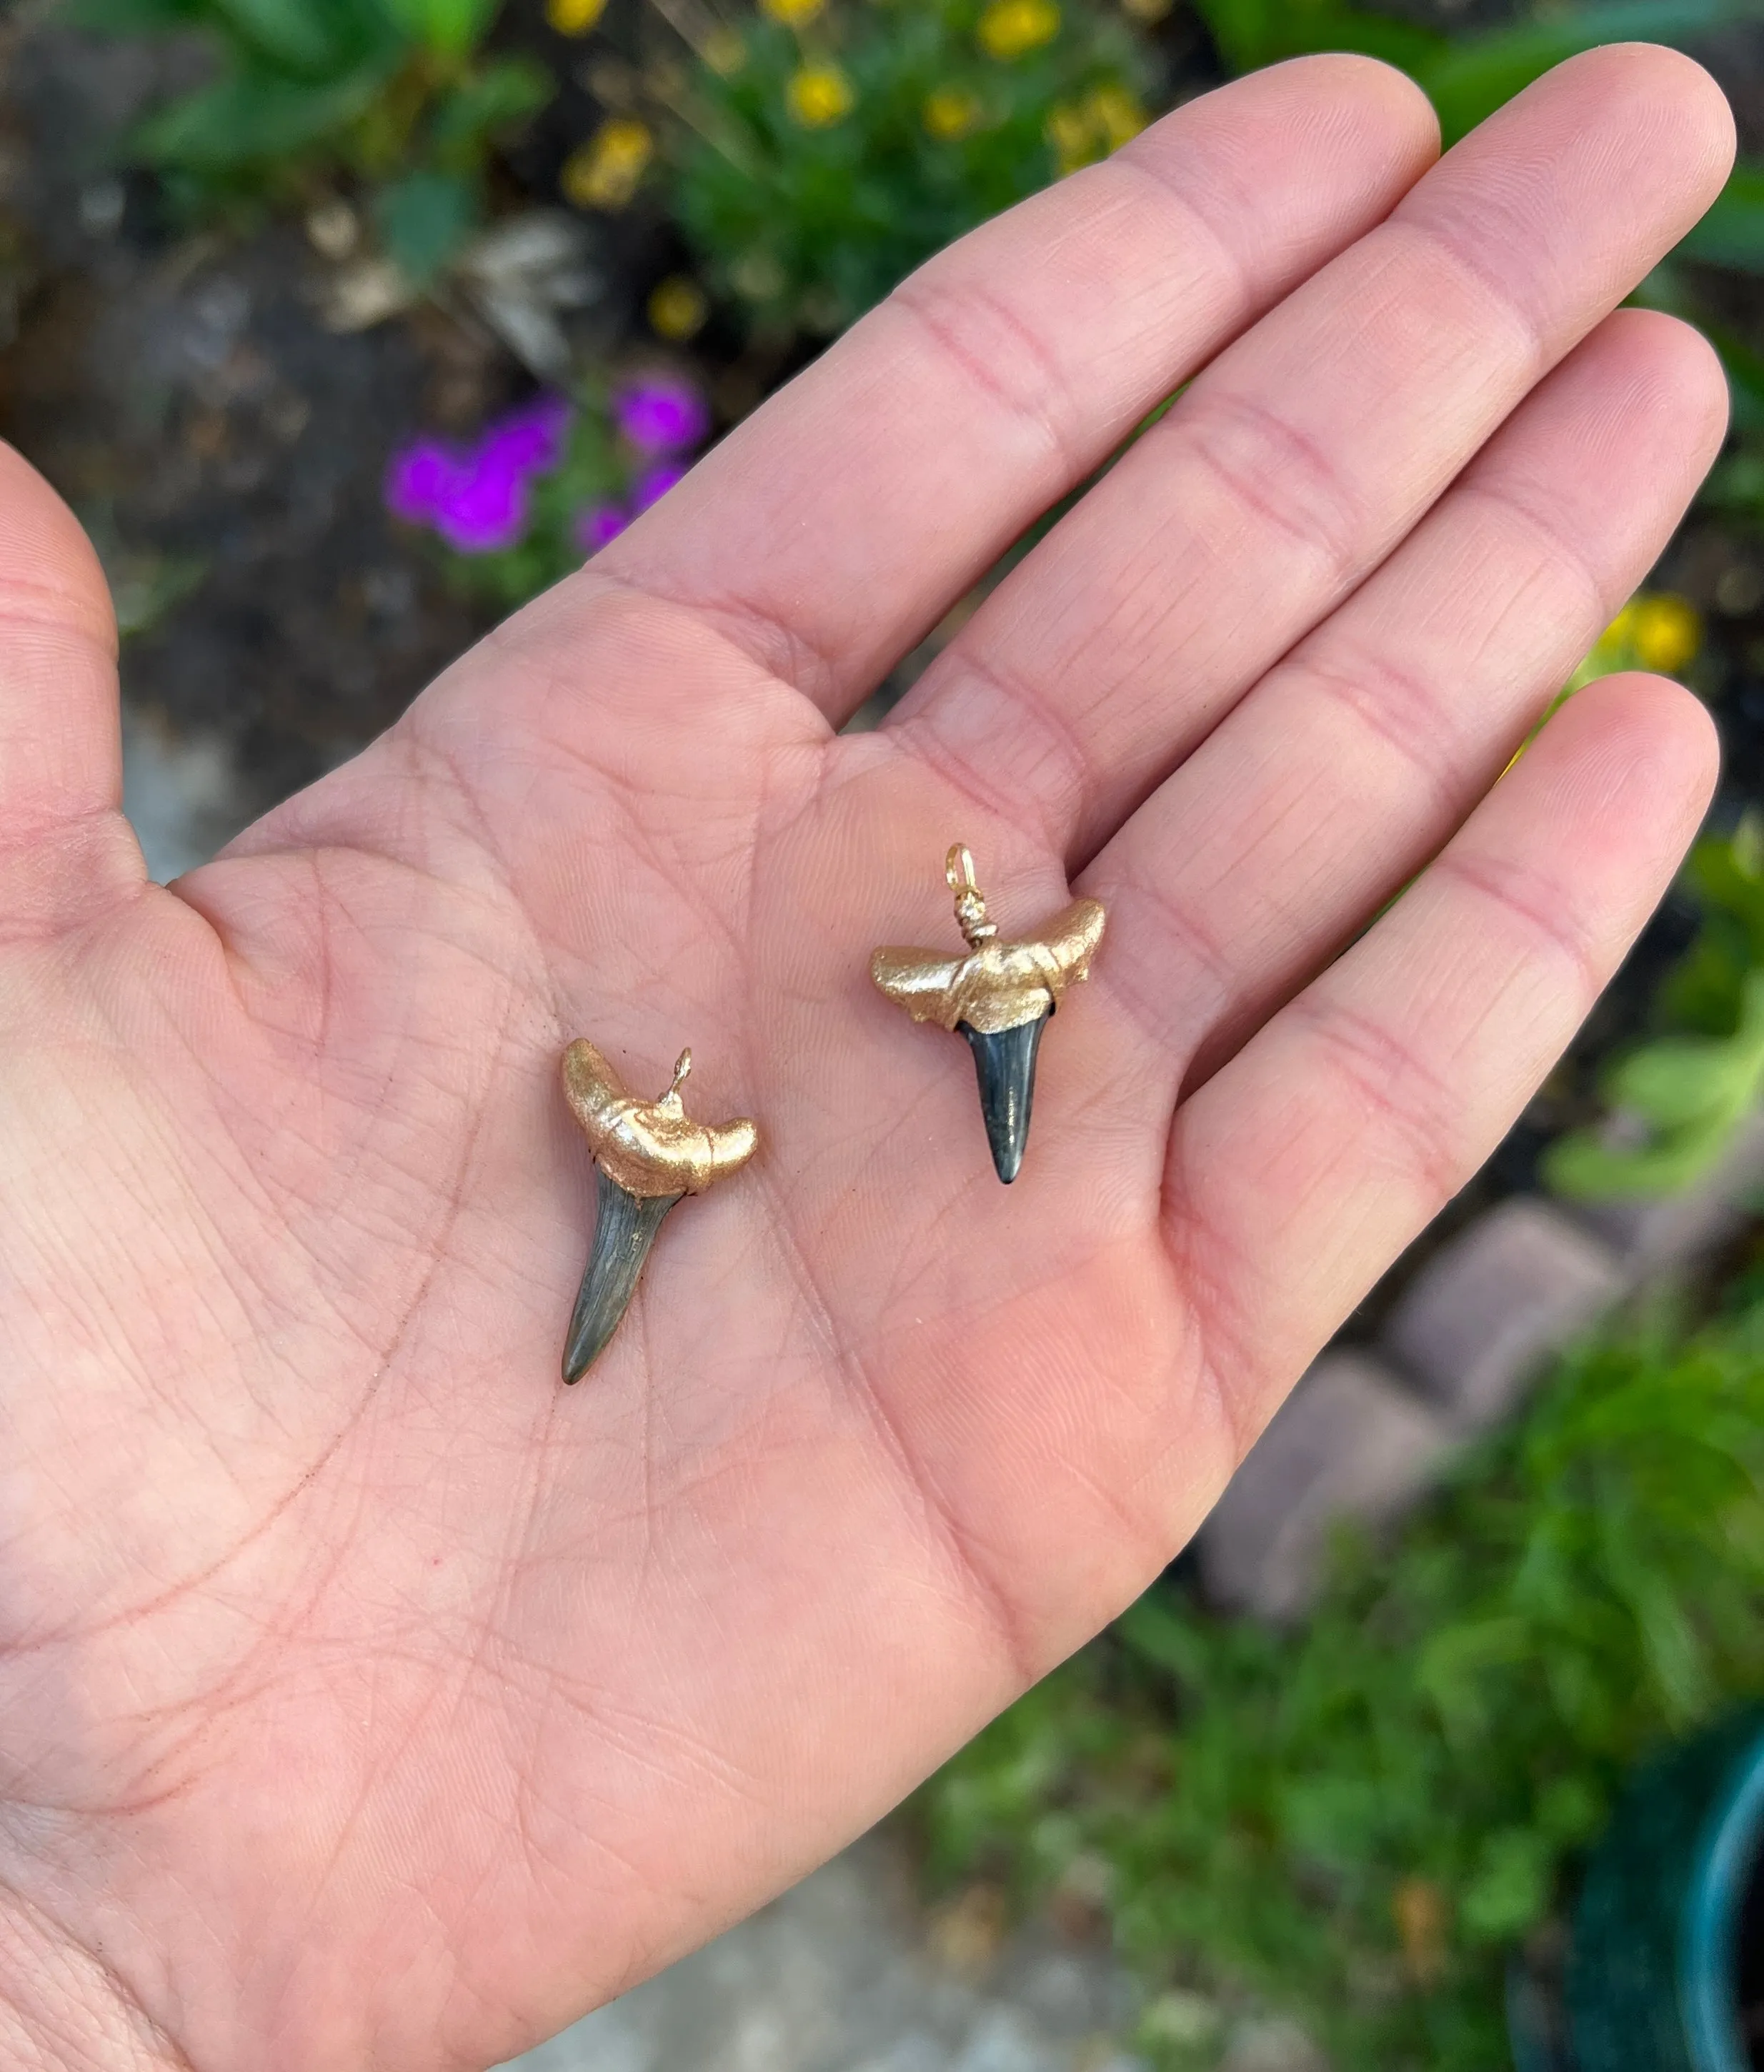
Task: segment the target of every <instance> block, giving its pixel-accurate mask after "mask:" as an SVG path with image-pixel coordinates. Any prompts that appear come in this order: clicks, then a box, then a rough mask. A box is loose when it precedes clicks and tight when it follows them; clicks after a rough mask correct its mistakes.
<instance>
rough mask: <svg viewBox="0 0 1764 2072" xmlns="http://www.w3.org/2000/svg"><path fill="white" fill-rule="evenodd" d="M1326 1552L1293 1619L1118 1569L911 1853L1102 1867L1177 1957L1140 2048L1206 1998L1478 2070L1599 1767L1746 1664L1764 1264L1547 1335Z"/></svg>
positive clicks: (1611, 1772) (1107, 1880) (1734, 1688)
mask: <svg viewBox="0 0 1764 2072" xmlns="http://www.w3.org/2000/svg"><path fill="white" fill-rule="evenodd" d="M1760 1691H1764V1289H1758V1288H1754V1289H1751V1290H1750V1300H1749V1301H1747V1302H1746V1303H1745V1305H1744V1306H1742V1307H1741V1308H1739V1309H1737V1311H1736V1313H1734V1314H1733V1315H1731V1316H1729V1317H1728V1318H1724V1319H1723V1320H1721V1321H1719V1322H1717V1323H1715V1324H1713V1325H1710V1326H1706V1327H1705V1328H1704V1330H1701V1331H1700V1333H1699V1334H1696V1335H1695V1336H1693V1337H1691V1338H1688V1339H1681V1338H1680V1339H1675V1338H1673V1337H1672V1336H1671V1335H1670V1334H1667V1332H1666V1331H1665V1330H1663V1329H1661V1328H1659V1327H1655V1328H1653V1329H1650V1330H1643V1331H1641V1332H1639V1333H1637V1334H1632V1335H1631V1336H1630V1338H1628V1339H1627V1340H1618V1339H1612V1340H1610V1341H1609V1342H1605V1343H1602V1344H1600V1345H1597V1346H1593V1347H1591V1348H1589V1349H1588V1350H1584V1351H1582V1352H1581V1353H1580V1354H1579V1355H1576V1356H1574V1357H1573V1358H1571V1359H1569V1360H1567V1361H1566V1362H1565V1363H1563V1365H1562V1366H1561V1367H1560V1368H1559V1369H1558V1371H1556V1373H1555V1375H1553V1376H1552V1378H1551V1379H1549V1381H1548V1382H1547V1383H1545V1385H1544V1387H1542V1388H1541V1390H1540V1392H1539V1393H1538V1395H1537V1396H1536V1397H1535V1398H1534V1399H1533V1401H1532V1406H1531V1408H1530V1409H1529V1411H1528V1413H1527V1415H1526V1416H1525V1417H1524V1419H1523V1421H1522V1423H1521V1424H1519V1426H1518V1427H1517V1428H1515V1429H1513V1430H1512V1431H1511V1432H1510V1433H1507V1434H1506V1435H1504V1436H1503V1437H1502V1438H1500V1439H1499V1441H1496V1442H1495V1443H1494V1444H1492V1445H1491V1446H1489V1447H1487V1448H1486V1449H1484V1450H1483V1451H1482V1452H1481V1453H1478V1454H1477V1455H1475V1456H1474V1457H1472V1458H1471V1459H1470V1460H1469V1461H1466V1463H1465V1464H1464V1465H1463V1466H1462V1469H1461V1470H1460V1473H1459V1474H1458V1478H1457V1479H1456V1481H1455V1482H1454V1485H1453V1486H1451V1487H1450V1488H1449V1490H1446V1491H1445V1493H1444V1494H1442V1495H1441V1497H1440V1498H1438V1499H1437V1500H1436V1501H1435V1503H1433V1505H1432V1506H1431V1507H1429V1508H1428V1509H1427V1510H1426V1511H1424V1512H1423V1513H1421V1514H1419V1515H1417V1517H1416V1518H1415V1519H1412V1521H1411V1522H1410V1523H1409V1526H1408V1528H1407V1530H1406V1531H1404V1534H1403V1535H1402V1538H1401V1540H1400V1543H1399V1544H1398V1545H1397V1546H1396V1548H1395V1549H1394V1550H1393V1551H1392V1552H1387V1553H1385V1554H1384V1555H1383V1556H1381V1557H1379V1558H1376V1559H1374V1558H1372V1557H1371V1556H1370V1554H1369V1553H1368V1552H1367V1550H1365V1549H1364V1548H1360V1547H1356V1546H1355V1545H1354V1544H1351V1543H1349V1542H1346V1541H1344V1542H1343V1545H1342V1546H1341V1548H1339V1549H1338V1562H1337V1566H1336V1570H1335V1572H1334V1577H1333V1580H1332V1581H1331V1583H1330V1585H1329V1587H1328V1589H1327V1591H1326V1595H1325V1597H1324V1598H1323V1600H1322V1603H1321V1605H1320V1606H1319V1607H1318V1609H1317V1610H1316V1611H1315V1612H1314V1614H1313V1615H1312V1616H1311V1617H1310V1619H1309V1620H1308V1621H1307V1622H1306V1623H1305V1624H1304V1626H1302V1627H1301V1628H1299V1629H1298V1630H1295V1631H1291V1632H1281V1631H1276V1630H1270V1629H1269V1628H1267V1627H1264V1626H1259V1625H1256V1624H1253V1623H1251V1622H1231V1621H1223V1620H1219V1619H1217V1618H1214V1617H1212V1616H1211V1615H1209V1614H1206V1613H1204V1612H1203V1611H1201V1610H1199V1609H1196V1608H1195V1607H1194V1606H1193V1605H1190V1603H1188V1602H1187V1601H1186V1599H1185V1598H1184V1597H1182V1595H1181V1594H1179V1593H1177V1592H1175V1591H1174V1590H1172V1589H1167V1588H1162V1587H1161V1588H1159V1589H1155V1590H1153V1592H1152V1593H1150V1594H1149V1596H1147V1597H1145V1598H1142V1599H1141V1601H1140V1602H1139V1603H1138V1604H1137V1605H1134V1606H1133V1608H1132V1609H1130V1610H1129V1612H1128V1613H1127V1614H1125V1616H1124V1617H1123V1618H1121V1619H1120V1621H1119V1622H1117V1623H1116V1626H1115V1627H1114V1628H1113V1629H1112V1631H1111V1633H1110V1634H1108V1635H1106V1636H1104V1639H1103V1640H1102V1641H1101V1642H1098V1643H1097V1644H1096V1646H1092V1648H1090V1649H1088V1650H1087V1651H1085V1652H1084V1653H1083V1655H1079V1657H1077V1658H1076V1659H1075V1660H1074V1661H1073V1662H1071V1663H1068V1664H1067V1666H1066V1667H1064V1668H1063V1669H1062V1670H1060V1671H1058V1672H1056V1674H1055V1675H1053V1676H1052V1677H1051V1678H1049V1679H1048V1680H1047V1681H1046V1683H1043V1684H1042V1685H1041V1686H1040V1687H1039V1688H1038V1689H1036V1690H1034V1691H1033V1692H1030V1694H1029V1696H1027V1697H1026V1698H1025V1699H1023V1700H1022V1701H1021V1702H1020V1703H1019V1704H1018V1705H1017V1706H1016V1707H1014V1708H1013V1709H1012V1710H1011V1711H1010V1712H1008V1713H1006V1714H1005V1716H1003V1717H1002V1718H1001V1719H1000V1720H998V1721H997V1722H996V1723H995V1724H994V1725H993V1726H992V1727H991V1728H989V1729H988V1730H987V1731H986V1732H985V1733H983V1734H982V1735H981V1737H980V1738H979V1739H978V1740H977V1741H975V1742H974V1743H973V1744H972V1745H971V1746H970V1747H968V1749H965V1750H964V1751H963V1753H961V1754H960V1755H959V1756H958V1757H956V1759H955V1761H954V1762H952V1763H951V1764H950V1765H949V1766H948V1768H946V1769H945V1770H944V1771H943V1772H942V1773H941V1774H940V1775H939V1776H938V1777H936V1778H934V1779H933V1780H932V1781H931V1783H930V1784H929V1785H927V1786H926V1787H925V1788H924V1790H923V1793H922V1794H920V1796H919V1800H918V1801H917V1804H916V1811H917V1815H918V1818H919V1822H920V1823H921V1827H922V1831H923V1835H924V1836H925V1839H926V1841H927V1847H928V1851H929V1856H930V1863H931V1869H932V1872H933V1874H934V1875H935V1877H938V1878H940V1879H944V1880H948V1879H952V1878H955V1877H968V1876H974V1875H982V1876H992V1877H997V1876H1001V1875H1002V1876H1004V1877H1006V1878H1008V1879H1009V1881H1012V1883H1013V1884H1014V1885H1015V1887H1016V1888H1017V1889H1018V1891H1019V1892H1020V1893H1023V1894H1024V1895H1025V1896H1028V1895H1031V1894H1033V1893H1036V1892H1038V1891H1040V1890H1044V1889H1049V1888H1051V1887H1055V1886H1057V1885H1059V1884H1060V1883H1061V1881H1063V1879H1069V1878H1070V1877H1071V1875H1072V1873H1073V1871H1074V1868H1075V1866H1077V1867H1081V1869H1082V1876H1083V1883H1084V1884H1085V1885H1087V1886H1088V1887H1094V1886H1095V1885H1096V1884H1098V1883H1099V1882H1102V1883H1104V1884H1106V1886H1107V1889H1108V1892H1109V1894H1110V1897H1109V1900H1108V1911H1109V1913H1110V1915H1111V1918H1112V1924H1113V1929H1114V1933H1115V1936H1116V1941H1117V1942H1118V1944H1119V1945H1120V1947H1121V1948H1122V1949H1123V1951H1125V1953H1126V1954H1127V1955H1129V1957H1131V1958H1133V1959H1136V1960H1137V1962H1138V1963H1139V1964H1140V1965H1141V1967H1143V1968H1144V1969H1145V1971H1147V1973H1148V1974H1149V1978H1150V1980H1151V1982H1152V1983H1153V1985H1154V1986H1155V1985H1158V1984H1162V1985H1166V1986H1170V1987H1179V1988H1186V1989H1187V1993H1186V1995H1184V1994H1180V1993H1179V1994H1178V1995H1176V1996H1174V1998H1173V1999H1171V2000H1168V2001H1166V2002H1162V2003H1160V2002H1157V2001H1155V2000H1154V2002H1153V2007H1152V2009H1151V2013H1150V2016H1149V2018H1148V2024H1147V2031H1146V2034H1145V2037H1143V2038H1142V2039H1141V2041H1143V2043H1144V2044H1145V2046H1146V2047H1147V2048H1148V2049H1149V2050H1150V2051H1152V2053H1153V2055H1154V2056H1157V2057H1158V2058H1161V2059H1162V2061H1163V2062H1175V2063H1180V2064H1182V2065H1185V2066H1186V2065H1197V2066H1198V2065H1204V2064H1211V2062H1214V2061H1215V2058H1216V2054H1217V2051H1218V2048H1219V2038H1220V2037H1221V2035H1222V2034H1223V2025H1222V2024H1219V2023H1217V2022H1215V2023H1213V2024H1211V2025H1209V2024H1207V2022H1205V2021H1202V2020H1200V2019H1199V2018H1198V2017H1197V2014H1196V2008H1197V2007H1199V2008H1200V2009H1201V2011H1202V2012H1204V2002H1211V2004H1214V2005H1215V2006H1216V2007H1217V2008H1219V2009H1221V2010H1222V2011H1229V2010H1231V2009H1233V2008H1242V2007H1245V2006H1250V2007H1256V2006H1259V2007H1260V2008H1274V2009H1278V2010H1280V2011H1281V2012H1286V2013H1289V2014H1290V2015H1292V2016H1294V2017H1296V2018H1297V2020H1298V2021H1300V2022H1301V2024H1302V2025H1303V2026H1304V2027H1305V2028H1306V2029H1307V2030H1308V2031H1309V2032H1310V2033H1311V2034H1312V2035H1313V2036H1314V2037H1315V2038H1316V2040H1317V2041H1318V2042H1319V2043H1320V2044H1322V2045H1323V2046H1324V2048H1325V2049H1327V2050H1328V2051H1329V2052H1330V2053H1331V2054H1332V2056H1333V2058H1334V2062H1335V2063H1337V2064H1338V2065H1342V2066H1378V2067H1380V2068H1381V2072H1391V2068H1394V2067H1397V2066H1416V2067H1417V2068H1420V2067H1423V2066H1425V2067H1426V2068H1427V2072H1486V2068H1488V2067H1490V2066H1499V2065H1503V2064H1505V2063H1506V2062H1507V2057H1506V2053H1505V2046H1504V2041H1503V2031H1502V2014H1501V2005H1502V1992H1501V1979H1502V1971H1503V1964H1504V1962H1505V1959H1506V1953H1507V1951H1508V1950H1509V1949H1510V1948H1511V1947H1512V1945H1513V1944H1514V1942H1515V1941H1516V1940H1518V1939H1519V1938H1523V1937H1524V1936H1525V1935H1526V1934H1528V1932H1529V1931H1531V1930H1532V1929H1534V1928H1535V1927H1536V1926H1537V1924H1538V1923H1539V1922H1540V1921H1542V1920H1543V1919H1544V1917H1545V1916H1546V1915H1547V1914H1549V1913H1550V1912H1551V1911H1552V1910H1553V1909H1555V1908H1556V1907H1558V1906H1559V1905H1560V1903H1561V1901H1562V1898H1563V1897H1564V1889H1565V1884H1566V1883H1567V1882H1568V1881H1569V1878H1570V1877H1571V1876H1572V1871H1573V1862H1574V1860H1575V1856H1576V1853H1577V1852H1578V1851H1579V1850H1580V1849H1581V1848H1582V1847H1583V1846H1584V1845H1585V1844H1586V1843H1587V1842H1589V1840H1591V1839H1592V1838H1593V1836H1594V1835H1595V1834H1596V1833H1597V1831H1598V1829H1599V1827H1600V1826H1601V1825H1602V1822H1603V1819H1604V1818H1605V1816H1606V1811H1607V1809H1608V1807H1609V1806H1610V1803H1611V1800H1612V1797H1613V1794H1614V1791H1615V1789H1616V1787H1617V1786H1618V1783H1619V1782H1620V1781H1621V1779H1622V1777H1623V1775H1624V1774H1625V1772H1626V1770H1628V1769H1629V1768H1630V1766H1631V1765H1632V1764H1633V1763H1634V1762H1635V1761H1636V1760H1637V1759H1638V1757H1641V1756H1642V1755H1643V1754H1644V1753H1646V1752H1647V1751H1648V1750H1649V1749H1651V1748H1652V1747H1653V1746H1654V1745H1655V1744H1657V1743H1659V1742H1661V1741H1664V1740H1666V1739H1667V1738H1669V1737H1675V1736H1677V1735H1680V1734H1682V1733H1685V1732H1686V1731H1688V1729H1692V1728H1693V1727H1695V1726H1696V1725H1699V1724H1700V1722H1702V1721H1703V1720H1706V1719H1708V1718H1709V1717H1710V1716H1713V1715H1714V1714H1717V1713H1718V1712H1721V1711H1722V1710H1723V1709H1725V1707H1726V1706H1728V1705H1729V1704H1730V1703H1732V1702H1733V1701H1735V1700H1738V1699H1741V1698H1743V1697H1750V1696H1754V1695H1756V1694H1757V1693H1758V1692H1760ZM1099 1863H1100V1864H1101V1865H1103V1866H1104V1867H1105V1869H1106V1877H1104V1879H1103V1880H1101V1881H1099V1880H1098V1878H1097V1877H1096V1866H1097V1865H1098V1864H1099ZM1196 1993H1198V1994H1199V1995H1201V1996H1204V2001H1203V2002H1201V2003H1197V2002H1196V2001H1195V2000H1194V1999H1193V1998H1192V1997H1191V1996H1193V1995H1194V1994H1196ZM1166 2011H1169V2012H1174V2014H1176V2015H1179V2016H1181V2017H1182V2019H1181V2021H1180V2023H1179V2024H1177V2023H1173V2022H1171V2021H1166V2019H1165V2014H1166ZM1178 2028H1179V2029H1181V2031H1182V2035H1183V2037H1185V2038H1186V2040H1185V2041H1182V2042H1181V2043H1180V2044H1179V2045H1178V2043H1176V2042H1174V2041H1172V2040H1171V2039H1172V2036H1173V2035H1174V2033H1175V2031H1176V2029H1178Z"/></svg>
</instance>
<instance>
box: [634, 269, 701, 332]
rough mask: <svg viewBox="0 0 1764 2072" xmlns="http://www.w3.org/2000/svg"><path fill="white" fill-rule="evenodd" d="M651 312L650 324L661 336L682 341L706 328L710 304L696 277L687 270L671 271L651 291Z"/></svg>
mask: <svg viewBox="0 0 1764 2072" xmlns="http://www.w3.org/2000/svg"><path fill="white" fill-rule="evenodd" d="M648 315H649V326H650V328H651V330H652V331H654V332H655V333H656V336H657V337H658V338H665V339H672V341H673V342H674V343H676V344H680V343H684V342H685V340H686V339H689V338H694V337H696V336H697V334H698V333H699V332H700V331H702V330H703V329H704V327H705V318H706V317H708V316H709V315H710V305H709V302H707V301H706V300H705V291H704V290H703V289H702V288H701V287H700V286H699V285H698V283H697V282H696V281H693V280H689V279H688V278H687V277H686V275H685V274H684V273H670V274H669V275H668V278H667V279H666V280H665V281H664V282H661V283H660V286H658V287H657V288H656V290H655V291H654V292H653V293H652V294H651V296H650V298H649V310H648Z"/></svg>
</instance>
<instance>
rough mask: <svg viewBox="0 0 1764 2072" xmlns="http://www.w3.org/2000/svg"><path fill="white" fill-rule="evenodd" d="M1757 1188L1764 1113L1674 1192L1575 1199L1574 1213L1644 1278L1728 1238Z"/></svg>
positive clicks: (1762, 1167)
mask: <svg viewBox="0 0 1764 2072" xmlns="http://www.w3.org/2000/svg"><path fill="white" fill-rule="evenodd" d="M1761 1191H1764V1115H1754V1116H1751V1117H1750V1119H1749V1120H1746V1121H1745V1122H1744V1123H1742V1124H1741V1126H1740V1128H1738V1129H1737V1131H1736V1132H1735V1133H1734V1137H1733V1142H1732V1143H1731V1144H1730V1145H1729V1146H1728V1148H1727V1150H1726V1151H1725V1153H1724V1154H1723V1155H1722V1156H1721V1157H1720V1158H1719V1159H1718V1160H1717V1161H1716V1163H1715V1164H1714V1165H1713V1166H1712V1167H1711V1168H1710V1169H1709V1170H1708V1172H1707V1173H1705V1174H1704V1176H1703V1178H1701V1179H1700V1180H1699V1181H1697V1182H1696V1184H1695V1185H1694V1186H1689V1187H1686V1188H1684V1190H1682V1191H1681V1192H1680V1193H1678V1194H1663V1195H1659V1196H1637V1197H1634V1198H1631V1199H1629V1200H1626V1201H1617V1202H1589V1203H1587V1204H1585V1206H1581V1205H1579V1204H1577V1205H1576V1210H1575V1212H1576V1214H1577V1215H1579V1216H1580V1217H1581V1219H1582V1220H1583V1221H1584V1222H1585V1223H1586V1224H1588V1225H1589V1227H1590V1228H1592V1229H1593V1230H1594V1231H1597V1233H1598V1234H1599V1235H1600V1236H1601V1237H1602V1239H1604V1240H1605V1241H1606V1243H1607V1244H1610V1245H1611V1246H1612V1247H1614V1249H1615V1251H1616V1252H1617V1255H1618V1258H1619V1259H1620V1260H1621V1261H1622V1265H1623V1268H1624V1270H1625V1272H1627V1273H1628V1274H1630V1276H1632V1277H1633V1278H1635V1279H1639V1280H1647V1279H1651V1278H1653V1277H1654V1276H1656V1275H1659V1274H1662V1273H1669V1272H1671V1271H1672V1270H1673V1268H1676V1267H1680V1266H1684V1265H1686V1264H1689V1263H1690V1262H1691V1261H1692V1260H1695V1259H1696V1258H1697V1257H1698V1256H1700V1254H1701V1253H1704V1252H1708V1251H1711V1250H1713V1248H1714V1247H1715V1246H1717V1245H1718V1244H1722V1243H1724V1242H1725V1240H1726V1239H1728V1238H1729V1237H1731V1236H1732V1235H1733V1234H1734V1232H1735V1231H1737V1230H1739V1229H1740V1228H1741V1226H1742V1225H1743V1224H1744V1223H1745V1220H1746V1216H1747V1214H1748V1212H1749V1211H1750V1208H1751V1206H1752V1204H1753V1203H1754V1202H1755V1200H1756V1199H1757V1197H1758V1194H1760V1192H1761Z"/></svg>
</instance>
